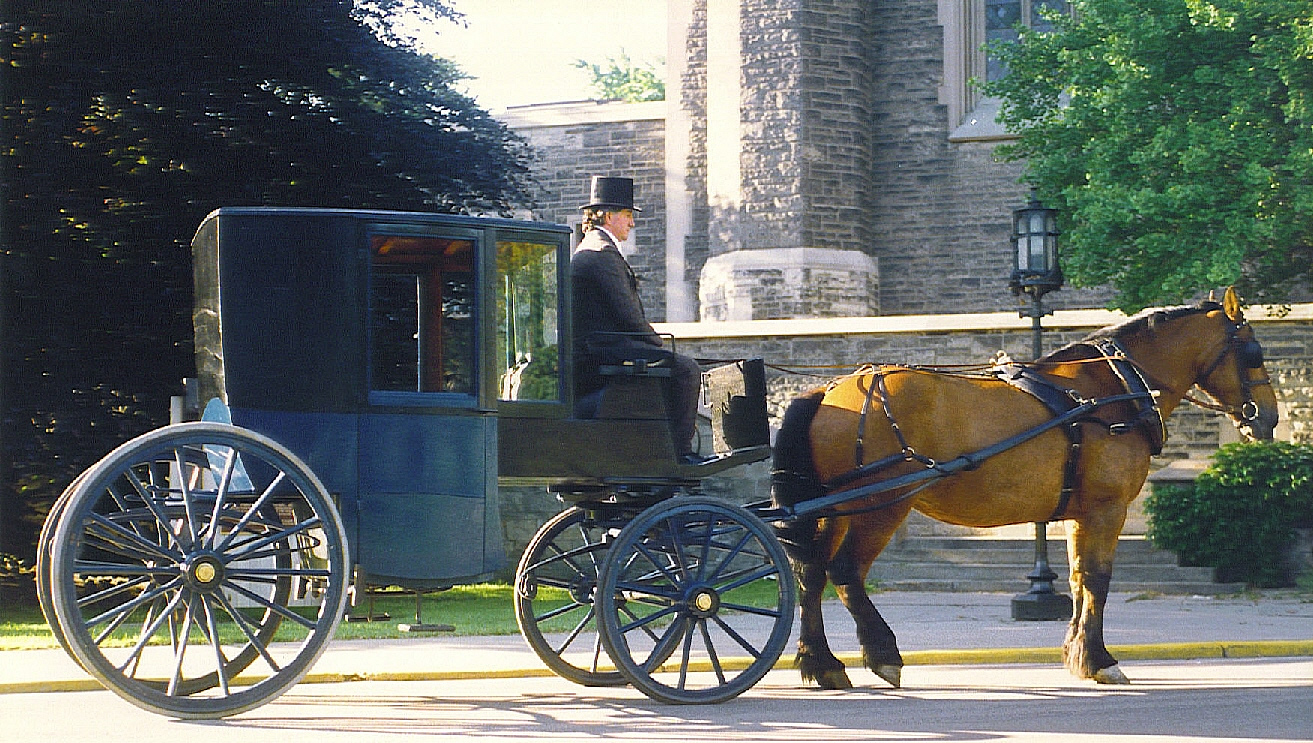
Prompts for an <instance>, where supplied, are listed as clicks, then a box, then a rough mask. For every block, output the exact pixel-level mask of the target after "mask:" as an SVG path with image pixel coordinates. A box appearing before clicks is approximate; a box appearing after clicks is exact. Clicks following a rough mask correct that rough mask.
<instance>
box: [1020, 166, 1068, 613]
mask: <svg viewBox="0 0 1313 743" xmlns="http://www.w3.org/2000/svg"><path fill="white" fill-rule="evenodd" d="M1012 261H1013V265H1012V277H1011V279H1010V280H1009V281H1008V287H1009V288H1011V289H1012V293H1013V294H1014V295H1016V296H1018V297H1019V296H1021V295H1022V294H1026V295H1028V296H1029V297H1030V300H1031V304H1030V308H1029V309H1023V310H1021V316H1022V317H1030V319H1031V330H1032V335H1031V343H1032V351H1033V358H1035V359H1039V358H1040V357H1041V356H1043V355H1044V336H1043V333H1044V327H1043V324H1042V323H1041V320H1042V319H1043V318H1044V315H1046V314H1048V313H1047V312H1045V310H1044V303H1043V299H1042V298H1043V296H1044V295H1045V294H1048V293H1049V292H1051V291H1056V290H1058V289H1060V288H1062V282H1063V277H1062V267H1061V266H1060V265H1058V210H1057V209H1051V208H1049V207H1046V206H1044V205H1043V204H1041V203H1040V201H1039V197H1038V196H1036V195H1035V191H1034V189H1031V192H1030V201H1029V203H1027V204H1026V205H1025V206H1024V207H1022V208H1020V209H1016V210H1013V212H1012ZM1057 577H1058V575H1057V573H1054V572H1053V568H1052V567H1050V565H1049V546H1048V523H1047V522H1037V523H1036V524H1035V567H1034V569H1032V570H1031V572H1030V574H1028V575H1027V576H1026V579H1027V580H1029V581H1030V590H1028V591H1027V592H1025V593H1023V594H1019V595H1017V596H1015V597H1013V599H1012V618H1013V619H1017V620H1035V621H1044V620H1058V619H1067V618H1070V617H1071V597H1070V596H1066V595H1063V594H1060V593H1058V592H1057V590H1055V589H1054V587H1053V581H1054V580H1056V579H1057Z"/></svg>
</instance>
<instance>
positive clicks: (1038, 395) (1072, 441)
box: [992, 338, 1167, 521]
mask: <svg viewBox="0 0 1313 743" xmlns="http://www.w3.org/2000/svg"><path fill="white" fill-rule="evenodd" d="M1085 344H1086V345H1089V346H1091V347H1092V348H1093V349H1094V351H1095V352H1096V353H1097V354H1098V357H1097V358H1099V359H1102V360H1103V361H1106V362H1107V364H1108V366H1109V367H1110V368H1111V370H1112V373H1113V375H1114V376H1116V377H1117V380H1118V381H1119V382H1121V385H1122V389H1123V393H1122V394H1121V395H1119V397H1122V398H1123V399H1126V400H1128V401H1129V402H1130V404H1131V406H1132V409H1133V412H1132V414H1131V416H1130V417H1129V418H1128V419H1127V420H1125V421H1117V422H1113V423H1109V422H1107V421H1105V420H1103V419H1101V418H1097V417H1094V416H1092V415H1090V416H1080V417H1077V418H1074V419H1073V420H1072V421H1071V422H1070V423H1068V424H1066V425H1065V426H1063V432H1064V433H1066V434H1067V459H1066V462H1065V463H1064V464H1063V468H1062V491H1061V493H1060V494H1059V496H1058V505H1057V507H1056V508H1054V509H1053V514H1052V515H1051V516H1049V518H1048V520H1049V521H1057V520H1058V519H1061V518H1062V516H1063V514H1064V513H1065V512H1066V510H1067V505H1068V504H1069V503H1070V502H1071V496H1072V495H1073V494H1074V493H1075V492H1076V478H1077V475H1079V473H1080V450H1081V443H1082V436H1083V433H1082V432H1083V429H1082V427H1081V424H1084V423H1094V424H1098V425H1101V426H1103V427H1104V428H1106V429H1107V430H1108V433H1109V434H1110V435H1112V436H1120V435H1123V434H1127V433H1131V432H1134V431H1139V432H1140V433H1143V434H1144V436H1145V438H1146V439H1148V441H1149V450H1150V452H1151V453H1153V454H1155V455H1156V454H1160V453H1162V450H1163V445H1164V444H1165V443H1167V423H1166V421H1164V420H1163V414H1162V411H1161V410H1160V409H1159V408H1158V403H1157V401H1156V397H1155V393H1154V390H1153V389H1151V388H1150V387H1149V381H1148V380H1147V379H1145V377H1144V373H1143V372H1141V371H1140V367H1139V366H1138V365H1136V364H1135V362H1133V361H1131V359H1130V358H1129V357H1128V356H1127V355H1126V351H1125V349H1123V348H1122V347H1121V344H1119V343H1118V342H1117V341H1116V340H1115V339H1112V338H1098V339H1095V340H1092V341H1085ZM992 372H993V374H994V376H995V377H997V378H998V379H1000V380H1002V381H1003V382H1006V383H1007V384H1009V385H1011V386H1012V387H1015V388H1016V389H1018V390H1021V391H1022V392H1025V393H1026V394H1028V395H1030V396H1031V397H1034V398H1035V399H1036V400H1039V401H1040V402H1041V403H1043V404H1044V406H1045V407H1046V408H1048V409H1049V412H1050V413H1052V414H1053V415H1054V416H1055V417H1056V416H1060V415H1062V414H1064V413H1067V412H1069V411H1071V410H1074V409H1075V408H1077V407H1078V406H1080V405H1081V404H1083V403H1095V404H1097V401H1094V400H1087V399H1086V398H1084V397H1082V396H1081V395H1080V393H1078V392H1077V391H1076V390H1073V389H1069V388H1065V387H1062V386H1060V385H1058V384H1056V383H1055V382H1053V381H1051V380H1050V379H1048V378H1047V377H1044V376H1042V375H1040V374H1039V373H1038V372H1036V371H1035V369H1034V367H1032V366H1027V365H1022V364H1017V363H1002V364H999V365H997V366H995V367H994V369H993V370H992ZM1127 396H1129V397H1127Z"/></svg>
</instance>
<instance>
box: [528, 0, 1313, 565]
mask: <svg viewBox="0 0 1313 743" xmlns="http://www.w3.org/2000/svg"><path fill="white" fill-rule="evenodd" d="M1059 1H1060V0H988V6H987V5H986V2H987V0H887V1H883V2H874V1H873V0H667V5H668V8H669V27H668V29H667V39H668V53H667V72H668V82H667V100H666V101H664V102H657V103H638V104H622V103H614V102H612V103H599V102H592V101H589V102H576V103H563V104H554V105H543V106H527V107H520V108H514V109H511V110H510V111H508V112H507V113H506V114H505V117H504V118H505V120H506V122H507V123H508V124H509V125H510V126H511V127H512V128H513V129H514V130H515V131H517V132H519V133H520V134H521V135H523V136H524V137H525V138H526V139H527V140H528V141H529V143H530V144H531V145H532V146H533V147H534V149H535V150H536V152H537V156H538V162H537V164H536V166H535V173H536V176H537V180H538V184H539V191H538V193H537V200H536V203H535V204H534V208H533V213H532V217H533V218H535V219H541V220H546V221H553V222H561V223H573V224H577V223H578V220H579V213H578V211H577V207H578V206H579V205H580V204H582V203H584V202H585V200H586V198H587V195H588V193H587V189H588V178H589V176H591V175H593V174H607V175H627V176H631V177H633V178H634V179H635V181H636V183H635V191H636V199H637V201H638V203H639V205H640V206H641V207H642V208H643V211H642V213H641V214H640V215H638V216H639V219H638V227H637V229H636V230H635V233H634V235H633V236H632V237H631V238H630V241H631V244H630V245H627V246H625V251H626V253H627V255H628V257H629V260H630V262H631V264H632V265H633V266H634V268H635V271H636V273H637V274H638V275H639V277H640V278H641V280H642V284H641V292H642V295H643V300H644V304H645V306H646V308H647V312H648V315H649V317H651V318H653V319H654V320H658V321H665V322H666V323H667V324H666V325H664V326H661V327H660V328H659V329H662V330H669V331H672V332H673V333H674V334H675V335H676V336H677V337H678V338H679V339H680V341H679V342H680V348H681V349H682V350H684V351H685V352H691V353H693V354H694V355H698V356H703V357H708V358H738V357H742V356H762V357H763V358H766V359H767V360H768V361H770V362H772V363H774V364H779V365H785V366H788V365H806V366H819V367H827V368H837V367H843V366H845V365H849V366H856V365H857V364H860V363H863V362H866V361H881V362H893V363H911V364H960V363H975V362H980V361H983V360H986V359H987V358H988V357H989V356H990V355H991V354H992V353H993V352H994V351H997V350H1006V351H1008V352H1009V353H1010V354H1012V355H1013V356H1014V357H1015V358H1020V359H1025V358H1029V357H1030V353H1031V352H1030V336H1029V333H1028V332H1027V331H1026V329H1025V325H1024V324H1022V323H1020V322H1019V319H1018V317H1017V313H1016V310H1017V308H1018V300H1017V299H1016V298H1015V297H1014V296H1013V295H1012V294H1011V292H1010V291H1009V290H1008V287H1007V281H1008V277H1009V274H1010V273H1011V271H1012V252H1011V247H1010V244H1009V237H1010V225H1011V213H1012V210H1013V209H1016V208H1019V207H1021V206H1023V205H1024V203H1025V201H1026V196H1027V192H1028V188H1027V187H1026V186H1025V185H1024V184H1022V183H1021V182H1020V181H1019V177H1020V175H1021V166H1020V165H1019V164H1016V163H1002V162H999V161H998V160H997V159H996V158H995V148H996V147H997V146H998V144H999V143H1000V142H1002V141H1006V139H1007V134H1006V132H1004V131H1003V130H1002V129H1001V127H999V126H998V125H997V124H996V123H995V120H994V117H995V112H996V111H997V104H996V102H995V101H991V100H988V99H983V98H981V97H980V96H979V95H978V94H977V93H976V92H975V91H974V90H973V89H972V87H971V85H970V84H969V81H970V80H972V79H978V78H982V77H985V76H987V75H990V74H994V68H993V66H992V65H991V64H990V61H989V60H988V59H986V57H985V53H984V52H983V51H981V48H982V44H983V42H984V40H985V39H986V38H987V37H992V36H995V35H997V34H999V33H1003V32H1005V29H1004V30H1002V31H1001V30H1000V28H997V27H995V26H998V24H994V23H990V22H989V18H991V17H999V16H1001V17H1004V18H1014V17H1020V18H1033V17H1034V16H1033V10H1034V7H1037V6H1038V5H1039V4H1040V3H1041V2H1047V3H1048V4H1053V3H1054V2H1059ZM1033 6H1034V7H1033ZM987 7H988V13H987ZM1005 25H1007V24H1005ZM1108 298H1109V293H1108V292H1107V291H1106V290H1098V289H1093V290H1091V289H1081V290H1078V289H1074V288H1071V287H1066V288H1064V289H1063V290H1062V291H1059V292H1055V293H1053V294H1050V295H1048V296H1047V297H1046V298H1045V303H1046V305H1048V306H1050V307H1053V308H1056V309H1058V310H1059V312H1058V313H1057V316H1055V317H1054V318H1053V319H1052V320H1050V321H1046V326H1047V327H1050V328H1051V330H1050V332H1049V333H1048V334H1047V337H1046V346H1047V347H1048V348H1054V347H1056V346H1057V345H1059V344H1061V343H1064V342H1067V341H1071V340H1075V339H1076V338H1079V337H1080V336H1081V335H1083V334H1084V333H1085V332H1087V331H1088V330H1090V329H1091V327H1090V326H1089V324H1088V323H1085V322H1083V321H1082V322H1069V323H1067V324H1066V325H1065V326H1064V323H1063V321H1062V320H1061V318H1062V316H1063V314H1064V311H1065V312H1068V313H1070V312H1076V311H1080V310H1091V309H1093V308H1099V307H1103V306H1105V304H1106V302H1107V300H1108ZM1078 314H1079V313H1078ZM1254 314H1255V315H1256V314H1257V313H1254ZM949 315H956V316H957V318H948V317H944V318H943V319H942V320H939V321H932V320H927V319H926V318H928V317H929V318H933V317H934V316H949ZM824 318H830V320H829V321H825V320H824ZM834 318H845V320H844V321H843V322H838V321H836V320H834ZM818 319H821V320H818ZM809 320H810V321H811V322H810V323H809V322H808V321H809ZM780 321H791V324H788V325H780V324H779V323H780ZM1256 332H1258V334H1259V337H1260V339H1261V340H1262V341H1263V343H1264V345H1265V346H1266V347H1267V349H1268V358H1269V364H1268V368H1269V369H1270V370H1272V371H1273V374H1274V376H1275V378H1276V382H1277V387H1276V389H1277V390H1278V399H1279V400H1281V402H1282V407H1283V410H1282V415H1283V419H1285V420H1286V421H1287V426H1288V427H1287V428H1284V429H1283V431H1284V432H1285V433H1284V434H1283V435H1284V436H1285V437H1288V438H1289V437H1292V436H1293V438H1295V439H1296V440H1303V441H1307V440H1310V437H1311V436H1313V427H1311V425H1310V421H1313V383H1310V381H1309V379H1308V377H1309V369H1310V367H1311V366H1313V365H1310V358H1311V357H1313V339H1310V338H1309V337H1308V336H1309V334H1310V332H1313V306H1310V305H1296V306H1295V308H1294V310H1293V311H1292V312H1290V313H1289V314H1286V315H1280V314H1278V315H1274V316H1272V317H1270V318H1266V319H1265V321H1263V322H1260V323H1258V324H1256ZM690 349H691V350H690ZM835 373H836V374H837V373H839V372H835ZM814 383H815V380H814V379H802V380H800V379H799V378H796V377H789V376H787V375H776V376H774V377H773V378H772V379H770V380H769V386H770V394H771V398H772V405H773V410H774V411H776V412H778V411H779V410H780V406H782V405H783V403H784V402H786V401H787V400H788V399H790V397H791V396H792V395H793V394H795V393H796V392H797V391H798V390H799V389H800V388H801V387H803V386H806V385H809V384H814ZM1170 429H1171V430H1170V432H1171V439H1170V443H1169V445H1168V448H1167V450H1166V451H1165V452H1164V454H1163V456H1162V457H1159V458H1156V460H1155V467H1160V466H1162V465H1164V464H1166V463H1167V462H1169V461H1171V460H1172V459H1179V458H1183V457H1193V458H1202V457H1207V456H1208V455H1209V454H1210V453H1211V452H1212V451H1213V450H1215V449H1216V447H1217V445H1218V443H1219V442H1221V441H1225V440H1228V437H1231V436H1233V434H1232V433H1231V426H1230V424H1229V422H1227V421H1225V420H1223V419H1221V418H1220V417H1219V416H1217V415H1214V414H1211V413H1205V412H1203V411H1198V410H1183V411H1182V412H1180V413H1178V414H1177V415H1176V416H1175V417H1174V418H1173V419H1172V421H1171V423H1170ZM712 487H715V484H714V483H712ZM733 487H746V488H747V489H748V490H750V491H752V492H749V493H745V494H744V496H745V498H748V499H751V498H753V497H760V496H761V495H762V494H763V489H764V487H765V468H762V471H760V472H755V473H749V474H748V475H747V476H742V477H736V478H734V483H733ZM505 497H507V498H508V499H509V500H510V502H511V503H510V505H509V506H508V507H507V508H505V509H504V513H510V514H515V518H518V519H520V520H521V521H523V523H522V524H519V525H518V526H511V525H508V535H510V541H511V545H510V546H509V549H510V550H511V551H512V553H514V551H515V550H516V548H517V545H516V544H515V543H516V542H517V541H519V540H520V539H522V538H523V539H527V535H528V534H531V533H532V531H533V529H534V528H535V526H534V525H535V523H540V522H541V520H542V519H543V518H545V516H543V513H542V512H543V511H546V512H548V513H550V510H551V509H552V508H553V504H552V503H549V502H546V500H545V499H543V498H542V493H541V492H534V493H527V492H507V493H505ZM1141 528H1142V520H1140V519H1138V517H1137V516H1135V515H1134V514H1133V517H1132V523H1131V524H1129V525H1128V530H1130V531H1139V530H1140V529H1141Z"/></svg>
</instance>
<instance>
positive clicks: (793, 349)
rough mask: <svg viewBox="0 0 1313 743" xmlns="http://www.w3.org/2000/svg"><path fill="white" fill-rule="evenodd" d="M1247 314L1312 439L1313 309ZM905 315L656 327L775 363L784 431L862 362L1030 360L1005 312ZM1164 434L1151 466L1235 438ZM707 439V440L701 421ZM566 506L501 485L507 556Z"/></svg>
mask: <svg viewBox="0 0 1313 743" xmlns="http://www.w3.org/2000/svg"><path fill="white" fill-rule="evenodd" d="M1249 315H1250V317H1251V319H1252V320H1253V325H1254V329H1255V333H1256V335H1257V337H1258V338H1259V340H1260V341H1261V342H1262V343H1263V346H1264V350H1265V355H1266V356H1267V368H1268V370H1269V372H1270V373H1271V374H1272V378H1273V384H1274V390H1275V391H1276V393H1277V399H1278V401H1279V402H1280V404H1281V408H1282V410H1281V412H1282V417H1283V423H1282V425H1281V426H1280V427H1279V428H1278V438H1282V439H1285V440H1292V441H1297V442H1301V443H1313V307H1310V306H1299V307H1297V308H1296V311H1295V312H1293V313H1292V314H1291V315H1290V316H1288V319H1285V320H1275V319H1257V318H1258V317H1259V315H1258V313H1256V312H1255V311H1251V312H1250V313H1249ZM1068 317H1072V318H1078V319H1073V320H1069V319H1066V318H1068ZM1112 317H1113V313H1102V312H1086V313H1061V312H1060V313H1057V315H1056V316H1055V317H1054V318H1050V320H1048V321H1046V327H1048V328H1050V329H1049V330H1046V332H1045V333H1044V344H1045V350H1046V351H1047V350H1053V349H1055V348H1057V347H1059V346H1061V345H1065V344H1067V343H1070V342H1073V341H1076V340H1079V339H1081V338H1082V337H1084V336H1085V335H1086V334H1088V333H1089V332H1090V331H1091V330H1093V329H1095V328H1097V327H1101V326H1102V325H1105V324H1111V322H1112V321H1113V320H1112ZM1089 318H1095V319H1089ZM1099 318H1102V319H1099ZM905 319H906V320H910V321H911V322H905V323H899V322H898V321H897V320H896V319H884V318H847V319H846V320H847V321H848V322H846V323H843V322H841V321H839V320H830V321H796V322H792V323H790V322H784V323H779V322H777V323H770V322H756V323H724V324H715V323H712V324H707V323H702V324H693V323H689V324H682V323H681V324H676V325H666V326H662V327H661V328H660V329H661V330H666V331H672V332H674V333H675V335H676V336H677V338H678V341H677V343H678V348H679V350H680V352H681V353H687V354H690V355H693V356H696V357H699V358H714V359H737V358H754V357H761V358H763V359H765V360H766V362H767V363H768V364H769V365H770V367H768V370H767V373H768V379H767V394H768V400H767V404H768V412H769V413H770V415H771V418H772V424H773V425H778V421H779V418H780V416H781V415H782V414H783V411H784V408H785V407H786V406H787V405H788V403H789V402H790V401H791V400H793V398H794V397H796V396H797V395H798V394H800V393H801V392H804V391H806V390H808V389H811V388H814V387H816V386H818V385H821V384H824V383H825V382H826V381H828V380H829V379H832V378H834V377H836V376H839V375H841V374H843V373H845V372H847V371H851V370H852V369H855V368H856V367H858V366H860V365H862V364H865V363H894V364H920V365H954V364H975V363H983V362H986V361H988V360H989V359H990V358H991V357H993V356H994V354H995V353H997V352H998V351H1006V352H1007V353H1009V354H1010V355H1012V356H1013V357H1014V358H1017V359H1027V358H1030V353H1031V338H1032V335H1031V332H1030V330H1029V329H1028V328H1027V327H1025V326H1024V323H1023V321H1021V320H1020V319H1019V318H1016V317H1015V316H1011V315H1009V314H1007V313H1000V314H996V315H985V316H948V315H945V316H935V317H927V318H905ZM1024 322H1028V320H1027V321H1024ZM755 328H760V330H754V329H755ZM775 367H779V368H783V369H787V370H789V371H787V372H786V371H781V370H780V369H779V368H775ZM1195 393H1196V394H1199V393H1198V391H1197V390H1196V391H1195ZM1200 396H1202V395H1200ZM1168 432H1169V436H1168V442H1167V446H1166V448H1165V449H1164V451H1163V453H1162V454H1161V455H1160V456H1158V457H1154V459H1153V461H1152V462H1151V468H1152V469H1154V470H1157V469H1159V468H1161V467H1164V466H1166V465H1167V464H1168V463H1170V462H1172V461H1174V460H1178V459H1184V458H1196V459H1206V458H1207V457H1209V456H1211V454H1212V453H1213V452H1215V451H1216V450H1217V447H1218V446H1219V445H1220V444H1221V443H1226V442H1229V441H1234V440H1237V439H1238V438H1239V435H1238V434H1237V433H1236V432H1235V428H1234V426H1232V424H1231V423H1230V421H1229V420H1228V419H1226V418H1225V417H1224V416H1222V415H1220V414H1218V413H1214V412H1212V411H1208V410H1204V409H1201V408H1197V407H1195V406H1193V405H1189V404H1183V405H1181V406H1180V407H1179V408H1178V409H1177V410H1176V412H1175V413H1174V414H1173V415H1172V416H1171V418H1170V419H1169V420H1168ZM703 440H704V441H706V442H708V444H709V442H710V431H709V430H707V429H706V427H705V425H704V431H703ZM769 477H770V466H769V463H768V462H763V463H758V464H754V465H749V466H746V467H740V468H737V469H734V470H731V471H730V472H728V473H725V474H724V475H722V476H719V477H712V478H708V479H707V480H705V481H704V483H703V487H704V489H705V490H706V491H707V492H709V493H712V494H716V495H720V496H722V497H725V498H727V499H729V500H732V501H734V502H737V503H747V502H752V501H758V500H765V499H767V498H769V497H770V485H769ZM1137 503H1138V501H1137ZM560 508H561V506H560V504H559V503H557V502H556V501H554V500H553V499H552V498H551V497H550V496H548V495H547V494H546V493H545V492H544V491H543V490H542V489H541V488H503V490H502V519H503V523H504V525H505V533H506V538H507V551H508V554H511V555H518V554H520V553H521V552H522V551H523V549H524V545H526V544H527V543H528V540H529V538H530V537H532V536H533V533H534V532H535V531H536V530H537V528H538V527H539V526H540V525H541V524H542V523H543V522H545V521H546V520H547V519H548V518H550V517H551V516H552V515H553V514H555V513H556V512H558V511H559V510H560ZM917 523H920V528H921V529H922V532H921V533H983V532H973V531H972V530H966V529H961V528H957V527H952V528H950V527H947V526H944V525H939V524H938V522H930V520H929V519H925V518H924V517H921V519H920V520H919V522H917ZM1144 526H1145V524H1144V518H1143V515H1142V513H1141V512H1140V511H1139V509H1138V506H1137V505H1135V504H1133V505H1132V511H1131V515H1130V518H1129V520H1128V523H1127V527H1126V530H1125V531H1126V533H1132V534H1134V533H1143V531H1144ZM1027 528H1028V527H1027ZM995 532H997V530H995ZM1054 534H1055V535H1060V534H1061V526H1060V525H1055V527H1054Z"/></svg>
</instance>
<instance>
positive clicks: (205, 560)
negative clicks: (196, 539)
mask: <svg viewBox="0 0 1313 743" xmlns="http://www.w3.org/2000/svg"><path fill="white" fill-rule="evenodd" d="M186 576H187V583H188V584H189V585H191V587H192V588H194V589H195V590H197V591H210V592H213V591H217V590H219V586H220V585H222V583H223V577H224V570H223V561H221V560H220V559H219V558H218V557H215V556H214V555H208V554H206V555H198V556H196V557H193V558H192V559H191V560H190V561H189V562H188V564H187V570H186Z"/></svg>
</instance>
